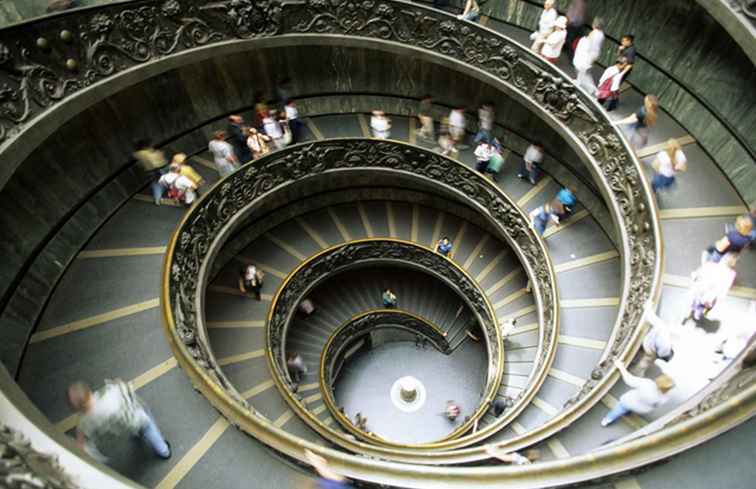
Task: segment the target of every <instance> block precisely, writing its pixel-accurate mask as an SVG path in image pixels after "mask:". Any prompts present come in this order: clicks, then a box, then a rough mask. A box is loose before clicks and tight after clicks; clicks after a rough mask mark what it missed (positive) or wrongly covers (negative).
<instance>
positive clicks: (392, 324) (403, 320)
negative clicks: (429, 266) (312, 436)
mask: <svg viewBox="0 0 756 489" xmlns="http://www.w3.org/2000/svg"><path fill="white" fill-rule="evenodd" d="M381 329H399V330H402V331H406V332H409V333H412V334H414V335H417V336H419V337H420V338H422V339H423V340H425V341H427V342H428V343H429V344H430V345H432V346H433V347H434V348H435V349H436V350H438V351H439V352H441V353H444V354H447V355H448V354H449V353H451V348H450V345H449V342H448V341H447V339H446V336H445V335H444V332H443V330H442V329H441V328H439V327H438V326H436V325H435V324H433V323H432V322H430V321H428V320H427V319H425V318H421V317H420V316H416V315H415V314H412V313H410V312H407V311H402V310H400V309H373V310H370V311H365V312H363V313H361V314H358V315H356V316H354V317H352V318H350V319H349V321H347V322H345V323H344V324H342V325H341V326H339V327H338V328H336V329H335V330H334V331H333V333H331V335H330V336H329V337H328V341H327V342H326V344H325V347H324V348H323V351H322V353H321V354H320V392H321V393H322V395H323V401H324V403H325V405H326V406H327V407H328V410H329V411H330V412H331V415H332V416H333V417H334V419H336V421H338V422H339V424H340V425H341V426H342V427H343V428H344V429H346V430H348V431H349V432H350V433H352V434H353V435H354V436H356V437H358V438H362V439H363V440H366V441H372V439H371V438H370V437H368V436H366V435H368V434H367V433H365V432H364V431H362V430H360V429H358V427H356V426H355V425H354V424H352V422H351V421H350V420H349V418H348V417H346V416H345V415H344V414H343V413H342V412H341V410H339V408H338V406H337V403H336V399H334V397H333V383H334V382H335V380H336V379H335V377H334V370H335V368H336V364H337V363H338V361H339V359H340V358H341V357H342V355H343V354H344V352H345V351H346V350H347V349H348V348H350V347H351V345H353V344H354V343H355V342H357V341H359V340H360V339H361V338H363V337H364V336H368V335H370V334H371V333H373V332H375V331H379V330H381Z"/></svg>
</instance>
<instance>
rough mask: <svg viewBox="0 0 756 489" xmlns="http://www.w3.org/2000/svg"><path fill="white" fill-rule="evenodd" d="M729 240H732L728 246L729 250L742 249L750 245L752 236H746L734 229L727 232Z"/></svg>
mask: <svg viewBox="0 0 756 489" xmlns="http://www.w3.org/2000/svg"><path fill="white" fill-rule="evenodd" d="M727 241H729V242H730V246H729V247H728V248H727V251H740V250H742V249H743V248H745V247H746V246H748V243H750V242H751V237H750V236H744V235H742V234H740V233H739V232H738V231H737V230H735V229H733V230H732V231H730V232H728V233H727Z"/></svg>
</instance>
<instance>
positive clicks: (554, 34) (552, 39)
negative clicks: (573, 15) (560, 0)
mask: <svg viewBox="0 0 756 489" xmlns="http://www.w3.org/2000/svg"><path fill="white" fill-rule="evenodd" d="M566 39H567V17H559V18H557V20H556V22H554V29H553V30H552V31H551V33H550V34H549V35H548V36H546V39H544V41H543V45H542V46H541V52H540V55H541V56H543V57H544V58H546V60H547V61H549V62H550V63H553V64H556V63H557V61H559V56H561V55H562V48H563V47H564V42H565V40H566Z"/></svg>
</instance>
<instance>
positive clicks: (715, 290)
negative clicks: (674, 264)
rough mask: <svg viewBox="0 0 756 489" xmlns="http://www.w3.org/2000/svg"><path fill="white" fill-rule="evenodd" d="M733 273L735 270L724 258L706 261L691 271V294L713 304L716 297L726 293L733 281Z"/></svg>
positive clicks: (708, 304) (708, 303)
mask: <svg viewBox="0 0 756 489" xmlns="http://www.w3.org/2000/svg"><path fill="white" fill-rule="evenodd" d="M735 275H736V273H735V270H733V269H732V268H730V267H729V266H728V265H727V263H725V261H724V260H722V261H720V262H719V263H714V262H711V261H710V262H706V263H704V264H703V265H701V267H700V268H699V269H698V270H696V271H695V272H694V273H693V286H692V289H693V296H694V297H695V298H696V299H697V300H699V301H700V302H702V303H703V304H706V305H707V306H713V305H714V302H715V301H716V300H717V299H719V298H720V297H723V296H725V295H727V292H729V290H730V287H732V284H733V283H734V282H735Z"/></svg>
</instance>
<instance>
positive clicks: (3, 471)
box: [0, 425, 78, 489]
mask: <svg viewBox="0 0 756 489" xmlns="http://www.w3.org/2000/svg"><path fill="white" fill-rule="evenodd" d="M0 486H2V487H4V488H7V489H31V488H34V489H76V488H77V487H78V486H77V485H76V484H74V483H73V481H72V480H71V478H70V477H69V476H68V475H67V474H66V473H65V472H64V471H63V469H62V468H61V467H60V465H59V464H58V460H57V458H56V457H54V456H51V455H46V454H44V453H40V452H38V451H36V450H35V449H34V448H33V447H32V446H31V443H30V442H29V441H28V440H26V438H25V437H24V435H22V434H21V433H19V432H18V431H16V430H14V429H13V428H11V427H9V426H6V425H0Z"/></svg>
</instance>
